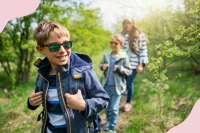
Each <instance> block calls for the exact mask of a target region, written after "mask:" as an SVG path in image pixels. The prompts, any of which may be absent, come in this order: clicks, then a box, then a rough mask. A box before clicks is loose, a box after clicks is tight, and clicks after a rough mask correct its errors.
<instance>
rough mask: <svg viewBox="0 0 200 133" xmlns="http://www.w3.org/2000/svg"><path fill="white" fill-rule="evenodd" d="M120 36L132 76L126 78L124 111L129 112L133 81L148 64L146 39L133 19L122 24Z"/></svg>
mask: <svg viewBox="0 0 200 133" xmlns="http://www.w3.org/2000/svg"><path fill="white" fill-rule="evenodd" d="M122 27H123V30H122V35H124V37H125V43H124V47H123V49H124V50H125V51H126V52H127V53H128V57H129V61H130V64H131V67H132V74H131V75H129V76H128V77H127V99H126V104H125V106H124V111H125V112H127V111H130V110H131V108H132V104H131V101H132V96H133V92H134V80H135V77H136V75H137V72H142V71H143V68H144V67H145V65H146V64H147V63H148V62H149V59H148V55H147V43H148V39H147V38H146V36H145V34H144V33H143V32H142V31H140V30H139V29H138V28H137V27H136V25H135V21H134V20H133V19H125V20H124V21H123V23H122Z"/></svg>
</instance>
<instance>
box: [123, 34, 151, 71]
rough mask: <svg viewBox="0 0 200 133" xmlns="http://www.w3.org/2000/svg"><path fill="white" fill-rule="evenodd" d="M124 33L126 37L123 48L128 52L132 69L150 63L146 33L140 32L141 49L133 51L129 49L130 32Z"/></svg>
mask: <svg viewBox="0 0 200 133" xmlns="http://www.w3.org/2000/svg"><path fill="white" fill-rule="evenodd" d="M122 34H123V35H124V37H125V42H124V47H123V49H124V50H125V51H126V52H127V53H128V57H129V61H130V64H131V67H132V69H137V66H138V65H139V64H148V63H149V59H148V55H147V42H146V36H145V34H144V33H140V36H139V50H138V51H137V52H132V51H131V49H129V34H128V33H122Z"/></svg>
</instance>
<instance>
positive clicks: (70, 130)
mask: <svg viewBox="0 0 200 133" xmlns="http://www.w3.org/2000/svg"><path fill="white" fill-rule="evenodd" d="M58 80H59V83H60V93H61V96H62V101H63V104H64V107H65V111H66V113H67V116H68V121H69V132H70V133H72V129H71V119H70V115H69V112H68V110H67V106H66V104H65V100H64V98H63V92H62V84H61V80H60V72H58Z"/></svg>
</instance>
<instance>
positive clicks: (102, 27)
mask: <svg viewBox="0 0 200 133" xmlns="http://www.w3.org/2000/svg"><path fill="white" fill-rule="evenodd" d="M125 18H133V19H135V20H136V26H137V27H138V28H139V29H140V30H141V31H143V32H144V33H145V34H146V36H147V38H148V40H149V41H150V43H149V44H148V45H147V47H148V55H149V58H150V63H149V64H148V66H147V67H146V68H145V71H144V72H143V73H139V74H138V76H137V78H136V83H135V93H134V97H133V110H131V111H130V112H127V113H124V112H120V116H119V121H118V125H117V132H119V133H165V132H167V131H168V130H169V129H170V128H172V127H174V126H176V125H178V124H179V123H181V122H182V121H184V120H185V119H186V118H187V116H188V115H189V113H190V112H191V109H192V107H193V105H194V104H195V102H196V101H197V100H198V99H199V96H200V95H199V94H200V88H199V81H200V1H199V0H151V1H149V0H95V1H94V0H84V1H83V0H48V1H47V0H41V3H40V5H39V7H38V8H37V10H36V11H35V12H33V13H32V14H30V15H28V16H25V17H22V18H16V19H13V20H11V21H9V22H8V24H7V25H6V27H5V28H4V30H3V32H2V33H0V81H1V82H0V118H1V119H0V132H1V133H39V132H40V124H41V123H40V122H37V115H38V114H39V112H40V111H41V109H42V108H40V109H38V110H37V111H34V112H33V111H31V110H28V108H27V106H26V104H27V98H28V96H29V94H30V93H31V92H32V91H33V90H34V86H35V79H36V76H37V69H36V67H34V65H33V63H34V61H35V60H36V59H37V58H38V57H40V58H44V57H42V56H41V55H39V54H38V53H37V52H36V50H35V46H36V42H35V41H34V40H33V30H34V29H35V28H36V27H37V25H38V23H39V22H41V21H42V20H44V19H50V20H53V21H57V22H59V23H60V24H62V25H63V26H65V27H66V28H67V29H68V30H69V31H70V35H71V40H72V41H73V48H72V51H74V52H79V53H84V54H88V55H89V56H91V58H92V60H93V66H94V67H93V68H94V70H95V72H96V74H97V76H98V77H99V78H100V76H101V74H102V72H101V71H100V69H99V62H100V60H101V59H102V57H103V53H104V52H106V51H107V50H109V46H110V45H109V42H110V39H111V36H112V34H114V33H120V32H121V31H122V21H123V20H124V19H125ZM122 102H123V101H122ZM100 115H103V112H102V113H100Z"/></svg>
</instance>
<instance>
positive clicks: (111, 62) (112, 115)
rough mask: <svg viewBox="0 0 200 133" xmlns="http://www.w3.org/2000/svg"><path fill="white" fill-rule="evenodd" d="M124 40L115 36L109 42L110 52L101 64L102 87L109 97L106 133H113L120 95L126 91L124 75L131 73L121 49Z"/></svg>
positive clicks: (124, 53)
mask: <svg viewBox="0 0 200 133" xmlns="http://www.w3.org/2000/svg"><path fill="white" fill-rule="evenodd" d="M124 40H125V38H124V37H123V36H122V35H121V34H115V35H114V36H113V37H112V39H111V41H110V47H111V51H109V52H107V53H106V54H105V55H104V57H103V59H102V61H101V63H100V69H101V70H103V71H104V75H103V76H104V77H103V78H102V86H103V87H104V88H105V90H106V92H107V93H108V95H109V97H110V102H109V105H108V109H107V111H106V117H107V121H108V124H107V125H106V126H104V130H107V132H108V133H114V132H115V131H114V130H115V126H116V123H117V118H118V113H119V103H120V99H121V93H122V92H124V91H125V89H126V79H125V76H126V75H130V74H131V73H132V70H131V66H130V63H129V59H128V56H127V54H126V51H124V50H123V49H121V48H122V47H123V44H124Z"/></svg>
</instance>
